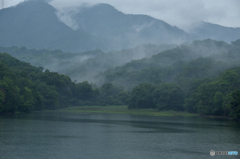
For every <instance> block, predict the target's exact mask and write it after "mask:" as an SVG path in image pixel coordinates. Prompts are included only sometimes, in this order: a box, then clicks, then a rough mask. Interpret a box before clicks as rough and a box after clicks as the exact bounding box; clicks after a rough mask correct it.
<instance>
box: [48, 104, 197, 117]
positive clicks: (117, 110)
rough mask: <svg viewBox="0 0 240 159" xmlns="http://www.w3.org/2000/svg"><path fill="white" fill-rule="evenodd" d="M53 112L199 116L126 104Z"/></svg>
mask: <svg viewBox="0 0 240 159" xmlns="http://www.w3.org/2000/svg"><path fill="white" fill-rule="evenodd" d="M49 111H54V112H56V111H57V112H68V113H106V114H132V115H146V116H182V117H200V115H199V114H193V113H188V112H178V111H172V110H169V111H158V110H157V109H128V107H127V106H126V105H123V106H76V107H68V108H62V109H58V110H49Z"/></svg>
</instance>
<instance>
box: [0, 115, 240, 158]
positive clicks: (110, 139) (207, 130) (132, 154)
mask: <svg viewBox="0 0 240 159" xmlns="http://www.w3.org/2000/svg"><path fill="white" fill-rule="evenodd" d="M210 150H215V151H238V152H239V153H240V123H236V122H233V121H228V120H224V119H209V118H202V117H153V116H137V115H130V114H123V115H121V114H76V113H75V114H73V113H63V112H61V113H59V112H37V113H32V114H15V115H4V116H0V158H1V159H15V158H17V159H160V158H163V159H169V158H170V159H171V158H173V159H175V158H176V159H193V158H194V159H205V158H231V159H232V158H240V155H237V156H214V157H211V156H210Z"/></svg>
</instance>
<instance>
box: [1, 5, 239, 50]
mask: <svg viewBox="0 0 240 159" xmlns="http://www.w3.org/2000/svg"><path fill="white" fill-rule="evenodd" d="M60 16H61V13H59V11H58V10H56V9H55V8H54V7H53V6H51V5H50V4H48V3H47V2H45V1H40V0H29V1H24V2H22V3H20V4H19V5H17V6H14V7H10V8H5V9H2V10H0V23H1V25H0V46H3V47H12V46H17V47H27V48H30V49H33V48H35V49H51V50H55V49H60V50H63V51H65V52H74V53H79V52H83V51H89V50H95V49H101V50H103V51H104V52H108V51H112V50H121V49H126V48H133V47H136V46H137V45H142V44H157V45H159V44H181V43H183V42H190V41H192V40H196V39H205V38H212V39H215V40H223V41H226V42H231V41H235V40H237V39H239V38H240V37H239V35H240V30H239V28H228V27H223V26H219V25H215V24H211V23H202V25H200V26H198V27H196V28H195V29H194V30H192V32H191V33H186V32H184V31H183V30H182V29H180V28H177V27H175V26H171V25H169V24H167V23H166V22H164V21H162V20H159V19H155V18H152V17H150V16H147V15H133V14H124V13H122V12H120V11H118V10H117V9H115V8H114V7H113V6H111V5H108V4H97V5H94V6H80V7H79V8H76V11H74V12H71V15H65V16H67V17H68V18H70V19H71V20H72V21H73V23H74V24H75V25H76V26H75V27H74V29H73V28H71V27H70V25H69V26H68V25H66V24H65V22H63V21H61V20H60V19H61V17H60Z"/></svg>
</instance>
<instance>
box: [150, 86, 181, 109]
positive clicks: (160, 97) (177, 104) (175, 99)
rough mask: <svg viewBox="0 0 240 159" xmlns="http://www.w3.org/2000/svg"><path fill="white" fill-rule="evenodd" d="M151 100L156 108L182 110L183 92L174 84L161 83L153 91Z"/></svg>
mask: <svg viewBox="0 0 240 159" xmlns="http://www.w3.org/2000/svg"><path fill="white" fill-rule="evenodd" d="M153 102H154V105H156V107H157V109H158V110H177V111H182V110H183V102H184V94H183V92H182V90H181V89H180V87H178V86H177V85H175V84H168V83H162V84H160V85H158V86H157V87H156V89H155V90H154V92H153Z"/></svg>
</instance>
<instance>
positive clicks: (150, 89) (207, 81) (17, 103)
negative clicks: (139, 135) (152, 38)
mask: <svg viewBox="0 0 240 159" xmlns="http://www.w3.org/2000/svg"><path fill="white" fill-rule="evenodd" d="M197 50H198V51H197ZM239 65H240V40H237V41H235V42H232V44H227V43H225V42H218V41H213V40H204V41H195V42H193V44H191V45H182V46H179V47H178V48H175V49H172V50H168V51H163V52H161V53H159V54H157V55H153V56H152V57H150V58H145V59H142V60H136V61H132V62H130V63H128V64H126V65H123V66H121V67H117V68H115V69H112V70H108V71H106V72H105V73H103V74H101V75H100V76H101V77H102V78H103V77H105V80H106V81H103V83H104V84H103V85H101V86H99V87H97V86H95V85H93V84H89V83H88V82H87V81H85V82H81V83H76V82H72V81H71V79H70V78H69V77H68V76H65V75H60V74H58V73H56V72H50V71H49V70H45V71H43V68H42V67H33V66H31V65H30V64H28V63H25V62H21V61H19V60H17V59H15V58H13V57H11V56H10V55H8V54H6V53H4V54H0V67H1V68H0V113H9V112H16V111H19V112H29V111H33V110H43V109H57V108H61V107H67V106H75V105H102V106H104V105H122V104H127V105H128V108H129V109H148V108H151V109H152V108H153V109H158V110H176V111H189V112H192V113H199V114H201V115H216V116H228V117H231V118H233V119H236V120H240V104H239V103H240V67H239ZM86 67H87V66H86ZM99 79H101V78H99ZM122 86H124V87H125V89H124V88H123V87H122Z"/></svg>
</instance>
